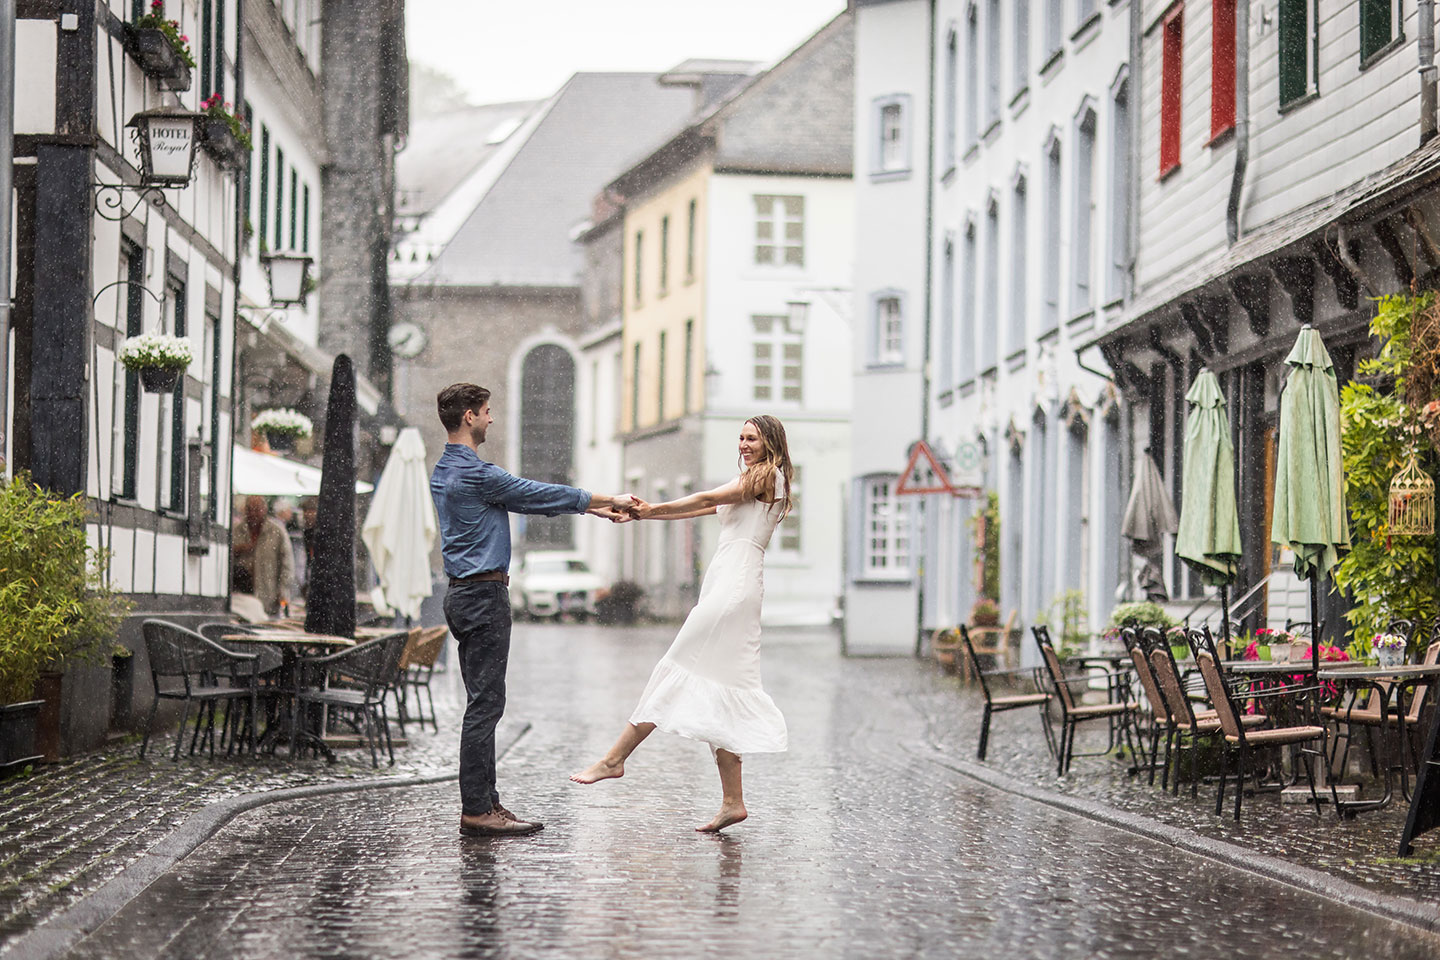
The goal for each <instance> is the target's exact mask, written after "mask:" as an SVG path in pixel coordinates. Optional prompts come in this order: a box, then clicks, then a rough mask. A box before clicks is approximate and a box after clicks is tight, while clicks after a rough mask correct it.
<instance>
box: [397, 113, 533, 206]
mask: <svg viewBox="0 0 1440 960" xmlns="http://www.w3.org/2000/svg"><path fill="white" fill-rule="evenodd" d="M543 102H544V101H543V100H523V101H519V102H516V103H493V104H486V105H485V106H477V107H465V108H463V109H460V110H450V111H446V112H444V113H435V114H428V115H424V116H420V115H417V116H415V117H412V118H411V121H410V136H409V138H408V139H407V140H406V143H405V149H404V150H402V151H401V152H400V155H399V156H398V157H396V159H395V181H396V192H397V194H398V197H397V200H396V204H395V213H396V215H397V216H402V217H405V216H419V215H423V214H426V213H429V212H430V211H432V210H434V209H435V207H436V206H437V205H439V203H440V202H441V201H442V200H444V199H445V197H446V196H448V195H449V193H450V191H451V190H453V189H455V187H456V185H458V184H459V183H460V181H461V180H463V179H465V177H466V176H467V175H468V174H469V173H470V172H471V171H472V170H474V169H476V168H477V167H479V166H480V165H481V164H482V163H484V162H485V161H486V160H488V159H489V158H490V156H491V155H492V154H494V153H495V151H496V150H498V149H499V148H500V146H501V143H502V142H503V141H500V140H496V142H494V143H492V142H490V141H491V140H492V139H494V135H495V134H497V133H501V132H503V130H504V128H505V127H511V128H513V129H515V130H518V129H519V126H520V124H521V123H523V122H524V119H525V118H526V117H528V116H530V114H532V113H534V112H535V110H536V109H537V108H538V107H539V106H540V105H541V104H542V103H543Z"/></svg>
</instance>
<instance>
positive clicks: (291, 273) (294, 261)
mask: <svg viewBox="0 0 1440 960" xmlns="http://www.w3.org/2000/svg"><path fill="white" fill-rule="evenodd" d="M261 259H262V260H263V261H264V263H265V269H266V270H268V271H269V272H270V302H271V304H273V305H275V306H277V307H281V306H284V307H288V306H292V305H295V304H298V305H300V306H302V307H303V306H305V297H306V295H307V294H308V293H309V292H310V289H309V288H310V264H312V263H314V262H315V261H314V258H312V257H311V256H310V255H309V254H304V253H272V254H270V255H268V256H266V257H263V258H261Z"/></svg>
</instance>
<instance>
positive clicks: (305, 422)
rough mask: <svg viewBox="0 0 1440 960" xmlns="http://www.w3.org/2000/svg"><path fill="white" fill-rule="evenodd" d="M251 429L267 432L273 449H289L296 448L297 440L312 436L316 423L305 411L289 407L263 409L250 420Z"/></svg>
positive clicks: (266, 435)
mask: <svg viewBox="0 0 1440 960" xmlns="http://www.w3.org/2000/svg"><path fill="white" fill-rule="evenodd" d="M250 429H251V430H258V431H259V432H261V433H263V434H265V440H266V442H268V443H269V444H270V447H271V449H274V450H280V451H288V450H293V449H294V448H295V441H296V440H300V439H303V438H305V437H308V436H310V435H311V434H312V433H314V431H315V425H314V424H313V423H311V422H310V418H309V417H307V416H305V414H303V413H299V412H297V411H295V410H291V409H290V408H289V407H277V408H276V409H273V410H262V411H261V412H260V413H259V414H257V415H256V416H255V419H254V420H251V421H250Z"/></svg>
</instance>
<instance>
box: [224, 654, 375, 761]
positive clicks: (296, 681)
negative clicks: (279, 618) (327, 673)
mask: <svg viewBox="0 0 1440 960" xmlns="http://www.w3.org/2000/svg"><path fill="white" fill-rule="evenodd" d="M221 640H222V642H224V643H226V644H232V643H263V644H266V645H268V646H273V647H275V648H276V649H277V650H279V651H280V656H281V662H280V690H281V693H282V695H283V694H288V695H290V696H293V695H294V691H296V690H297V689H299V685H300V680H301V677H300V675H299V674H300V670H299V663H300V657H301V656H303V655H305V654H308V653H312V652H316V651H319V652H322V653H328V652H330V651H332V650H340V649H344V648H345V647H353V646H354V645H355V641H354V640H351V639H350V638H349V637H336V636H331V635H329V634H324V633H304V632H303V631H296V630H286V629H269V630H263V629H262V630H259V631H257V632H255V633H232V634H227V635H225V636H223V637H221ZM288 715H289V711H288V710H282V711H281V718H282V720H283V718H284V717H286V716H288ZM277 726H278V724H271V725H270V726H269V727H267V728H266V730H265V735H264V736H263V737H261V738H260V739H261V740H262V741H263V740H269V739H271V734H272V731H273V732H274V733H275V736H276V737H278V736H279V732H278V730H277V729H276V728H277ZM322 729H323V728H322ZM297 737H298V738H303V739H305V740H307V741H310V742H313V743H315V744H316V746H317V747H318V748H319V750H320V752H321V753H323V754H324V755H325V758H326V759H327V760H332V761H333V760H334V759H335V754H334V752H333V751H331V749H330V748H329V746H327V745H326V744H325V740H324V738H323V737H318V736H316V735H314V734H313V733H310V732H308V731H298V730H292V731H290V755H291V756H292V757H293V756H294V755H295V742H296V739H297Z"/></svg>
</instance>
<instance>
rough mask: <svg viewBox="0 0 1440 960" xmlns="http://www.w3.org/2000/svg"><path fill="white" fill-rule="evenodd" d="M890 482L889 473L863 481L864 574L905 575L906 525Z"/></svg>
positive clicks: (907, 564)
mask: <svg viewBox="0 0 1440 960" xmlns="http://www.w3.org/2000/svg"><path fill="white" fill-rule="evenodd" d="M894 483H895V481H894V479H893V478H890V477H870V478H867V479H866V480H865V481H864V484H865V491H864V494H865V495H864V498H863V503H864V510H865V516H864V519H863V528H862V529H863V530H864V536H865V546H864V550H863V552H862V556H863V557H864V563H863V569H862V573H863V574H865V575H868V576H891V577H905V576H909V573H910V525H909V523H908V522H907V518H906V516H905V512H904V508H903V507H902V506H901V505H900V501H899V498H898V497H896V496H895V495H894V492H893V490H894Z"/></svg>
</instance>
